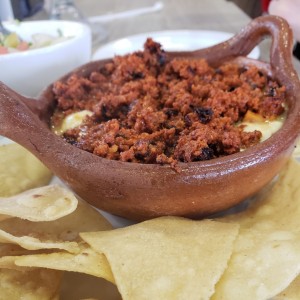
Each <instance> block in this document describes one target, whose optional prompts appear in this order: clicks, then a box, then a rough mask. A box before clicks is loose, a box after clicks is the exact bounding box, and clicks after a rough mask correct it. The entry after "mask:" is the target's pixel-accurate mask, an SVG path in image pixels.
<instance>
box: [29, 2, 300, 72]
mask: <svg viewBox="0 0 300 300" xmlns="http://www.w3.org/2000/svg"><path fill="white" fill-rule="evenodd" d="M74 2H75V4H76V6H77V7H78V8H79V9H80V10H81V11H82V13H83V14H84V15H85V16H86V17H91V16H98V15H105V14H115V13H118V12H124V11H127V10H132V9H136V8H143V7H150V6H152V5H154V4H155V3H156V2H157V1H155V0H114V1H112V0H101V1H99V0H74ZM161 2H162V3H163V8H162V9H161V10H160V11H157V12H153V13H148V14H144V15H139V16H135V17H132V18H123V19H114V20H111V21H109V22H105V23H97V24H99V26H103V27H104V28H105V29H106V31H107V33H108V37H107V39H106V40H105V41H104V42H102V43H100V44H97V45H96V46H95V47H94V50H95V49H96V47H99V46H101V45H103V44H104V43H107V42H109V41H113V40H116V39H119V38H122V37H125V36H128V35H133V34H138V33H143V32H151V31H160V30H179V29H192V30H216V31H227V32H232V33H236V32H238V31H239V30H240V29H241V28H242V27H243V26H245V25H247V24H248V23H249V22H250V20H251V19H250V17H248V16H247V15H246V14H245V13H244V12H243V11H242V10H241V9H240V8H238V7H237V6H236V5H235V4H234V3H233V2H230V1H227V0H201V1H200V0H184V1H182V0H163V1H161ZM34 18H41V14H40V15H37V16H36V17H34ZM94 26H95V25H94ZM96 26H97V25H96ZM270 45H271V41H270V40H266V41H263V42H262V43H261V44H260V46H259V47H260V51H261V57H260V58H261V59H262V60H265V61H268V59H269V53H270V51H269V50H270ZM294 66H295V69H296V70H297V71H298V74H300V61H298V60H296V59H294Z"/></svg>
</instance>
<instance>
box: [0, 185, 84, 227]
mask: <svg viewBox="0 0 300 300" xmlns="http://www.w3.org/2000/svg"><path fill="white" fill-rule="evenodd" d="M77 204H78V200H77V199H76V197H75V196H74V194H73V193H72V192H70V191H69V190H67V189H64V188H62V187H60V186H58V185H50V186H44V187H40V188H36V189H32V190H29V191H26V192H23V193H21V194H18V195H15V196H11V197H8V198H0V214H4V215H6V216H10V217H18V218H21V219H25V220H29V221H33V222H38V221H53V220H56V219H59V218H61V217H64V216H66V215H69V214H70V213H72V212H73V211H74V210H75V209H76V207H77ZM3 219H4V218H3Z"/></svg>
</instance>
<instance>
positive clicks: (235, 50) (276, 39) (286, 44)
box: [181, 16, 298, 86]
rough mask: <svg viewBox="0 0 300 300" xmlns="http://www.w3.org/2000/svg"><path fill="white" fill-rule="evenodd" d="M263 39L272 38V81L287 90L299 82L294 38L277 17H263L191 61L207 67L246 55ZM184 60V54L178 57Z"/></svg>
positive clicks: (288, 28) (282, 21)
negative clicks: (197, 60)
mask: <svg viewBox="0 0 300 300" xmlns="http://www.w3.org/2000/svg"><path fill="white" fill-rule="evenodd" d="M266 36H271V37H272V46H271V51H270V65H271V70H272V73H273V75H274V77H275V78H277V79H279V81H280V82H281V84H283V85H285V86H289V85H290V84H291V83H290V80H291V79H292V80H293V81H294V80H298V75H297V73H296V71H295V70H294V68H293V64H292V48H293V34H292V30H291V28H290V27H289V25H288V23H287V22H286V21H285V20H284V19H282V18H280V17H277V16H262V17H258V18H256V19H254V20H253V21H251V22H250V23H249V24H248V25H247V26H246V27H244V28H243V29H242V30H241V31H240V32H239V33H237V34H236V35H235V36H233V37H232V38H230V39H229V40H227V41H225V42H223V43H220V44H218V45H215V46H212V47H209V48H205V49H200V50H196V51H194V52H193V57H203V58H205V59H207V61H208V62H209V63H210V64H212V65H213V64H214V63H215V62H218V64H219V63H220V62H225V61H227V60H230V59H233V58H235V57H239V56H246V55H248V54H249V53H250V52H251V50H252V49H253V48H254V47H255V46H256V45H258V44H259V43H260V42H261V41H262V40H263V39H264V38H265V37H266ZM181 55H182V56H184V54H181Z"/></svg>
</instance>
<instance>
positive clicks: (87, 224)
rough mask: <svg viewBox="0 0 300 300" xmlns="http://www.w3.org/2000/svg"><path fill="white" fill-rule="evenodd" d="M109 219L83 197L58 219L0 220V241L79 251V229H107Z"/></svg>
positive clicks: (38, 247)
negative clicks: (37, 220)
mask: <svg viewBox="0 0 300 300" xmlns="http://www.w3.org/2000/svg"><path fill="white" fill-rule="evenodd" d="M111 228H112V227H111V225H110V223H109V222H108V221H107V220H106V219H104V218H103V217H102V215H101V214H100V213H99V212H98V211H96V210H95V209H94V208H92V207H91V206H90V205H88V204H87V203H86V202H84V201H79V202H78V206H77V208H76V210H75V211H74V212H73V213H71V214H69V215H67V216H65V217H63V218H60V219H58V220H54V221H47V222H31V221H27V220H22V219H19V218H10V219H6V220H3V221H1V222H0V242H1V243H13V244H18V245H20V246H21V247H23V248H25V249H28V250H38V249H61V250H66V251H69V252H71V253H79V252H80V247H79V246H78V242H80V241H81V239H80V237H79V232H86V231H95V230H107V229H111Z"/></svg>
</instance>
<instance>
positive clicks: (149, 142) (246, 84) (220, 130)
mask: <svg viewBox="0 0 300 300" xmlns="http://www.w3.org/2000/svg"><path fill="white" fill-rule="evenodd" d="M53 92H54V94H55V99H56V101H57V107H56V111H55V113H54V116H53V118H52V122H53V124H52V125H54V126H57V125H59V122H61V120H62V119H63V118H64V117H65V116H67V115H69V114H71V113H74V112H78V111H81V110H89V111H91V112H93V114H92V115H91V116H86V117H85V119H84V121H83V123H82V124H81V125H80V126H79V127H76V128H73V129H69V130H67V131H66V132H64V134H63V137H64V138H65V140H66V141H68V142H69V143H71V144H73V145H74V146H76V147H78V148H80V149H83V150H86V151H89V152H91V153H94V154H95V155H98V156H101V157H104V158H108V159H115V160H121V161H126V162H137V163H159V164H172V165H174V164H175V163H176V162H178V161H180V162H193V161H201V160H208V159H213V158H216V157H220V156H224V155H229V154H233V153H236V152H239V151H240V150H241V149H245V148H248V147H250V146H252V145H255V144H257V143H259V141H260V138H261V132H260V131H254V132H244V131H243V126H242V125H239V122H241V121H242V120H243V118H244V116H245V114H246V113H247V112H248V111H251V112H254V113H256V114H259V115H261V116H262V117H263V118H266V119H274V118H276V117H277V116H279V115H280V114H282V113H283V111H284V107H283V103H284V92H285V88H284V87H281V86H279V85H278V84H277V82H276V81H274V80H272V79H271V78H269V77H268V76H266V75H265V74H264V73H263V72H261V71H260V70H258V69H257V67H255V66H248V67H240V66H239V65H236V64H232V63H227V64H224V65H221V66H220V67H219V68H217V69H214V68H212V67H210V66H209V65H208V64H207V62H206V61H205V60H204V59H197V60H187V59H172V60H169V59H168V57H167V54H166V53H165V52H164V50H162V49H161V46H160V44H158V43H155V42H154V41H153V40H151V39H148V40H147V41H146V43H145V47H144V51H139V52H135V53H133V54H130V55H126V56H122V57H121V56H116V57H115V58H114V59H113V61H112V62H110V63H107V64H106V65H105V66H104V67H102V68H101V69H100V70H99V71H98V72H93V73H91V74H90V76H89V77H88V78H83V77H78V76H76V75H73V76H71V77H70V78H69V79H68V80H67V82H60V81H58V82H56V83H55V84H54V87H53Z"/></svg>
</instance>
